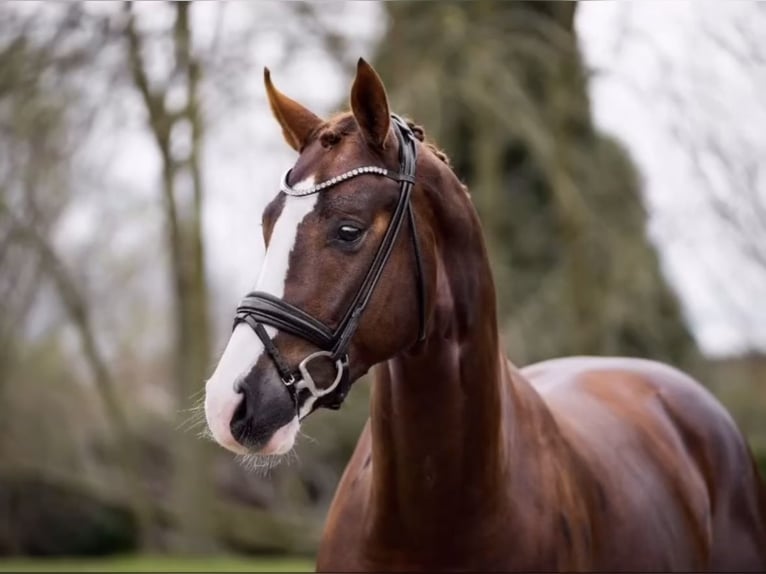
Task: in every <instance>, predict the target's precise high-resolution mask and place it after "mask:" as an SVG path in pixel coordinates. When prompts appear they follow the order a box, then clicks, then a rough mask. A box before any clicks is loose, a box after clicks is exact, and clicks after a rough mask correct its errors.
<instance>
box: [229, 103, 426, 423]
mask: <svg viewBox="0 0 766 574" xmlns="http://www.w3.org/2000/svg"><path fill="white" fill-rule="evenodd" d="M391 117H392V119H393V125H394V131H395V133H396V136H397V140H398V142H399V171H398V172H395V171H391V170H388V169H385V168H382V167H377V166H365V167H359V168H356V169H352V170H350V171H347V172H345V173H343V174H341V175H339V176H336V177H334V178H331V179H329V180H327V181H325V182H322V183H320V184H318V185H313V186H311V187H310V188H308V189H302V190H298V189H295V188H292V187H291V186H290V185H289V184H288V180H289V176H290V171H288V172H287V173H286V174H285V176H284V178H283V179H282V185H281V191H282V192H283V193H285V194H287V195H292V196H304V195H310V194H313V193H319V192H320V191H322V190H324V189H327V188H330V187H332V186H334V185H337V184H339V183H341V182H343V181H346V180H348V179H351V178H353V177H357V176H362V175H380V176H383V177H387V178H389V179H393V180H394V181H397V182H399V186H400V191H399V201H398V202H397V204H396V207H395V208H394V212H393V215H392V216H391V220H390V221H389V224H388V228H387V229H386V232H385V235H384V236H383V240H382V241H381V243H380V246H379V247H378V251H377V252H376V253H375V257H374V258H373V260H372V263H371V265H370V268H369V269H368V270H367V274H366V275H365V276H364V280H363V281H362V283H361V285H360V287H359V290H358V291H357V292H356V295H355V296H354V299H353V300H352V301H351V304H350V305H349V306H348V308H347V309H346V312H345V313H344V315H343V318H342V319H341V321H340V322H339V323H338V326H337V328H335V329H334V330H333V329H331V328H329V327H328V326H327V325H325V324H324V323H322V322H321V321H318V320H317V319H315V318H314V317H312V316H311V315H309V314H308V313H306V312H305V311H303V310H302V309H299V308H298V307H296V306H294V305H291V304H290V303H287V302H285V301H283V300H282V299H279V298H277V297H274V296H273V295H270V294H268V293H264V292H261V291H253V292H252V293H249V294H248V295H246V296H245V298H244V299H242V301H241V302H240V304H239V306H238V307H237V312H236V316H235V318H234V327H236V326H237V325H239V324H240V323H246V324H247V325H249V326H250V327H251V328H252V329H253V331H255V334H256V335H258V338H260V340H261V341H262V342H263V347H264V349H265V350H266V352H267V353H268V354H269V357H270V358H271V360H272V362H273V363H274V366H275V367H276V369H277V371H278V372H279V375H280V377H281V378H282V382H283V383H284V384H285V386H286V387H287V388H288V390H289V391H290V394H291V396H292V398H293V401H294V403H295V408H296V412H298V414H299V416H300V404H299V400H298V391H300V390H302V389H307V390H308V391H309V393H310V394H311V396H313V397H314V398H315V401H314V404H313V405H312V409H311V410H313V409H314V408H316V407H317V406H323V407H327V408H331V409H338V408H340V405H341V404H342V402H343V399H344V398H345V397H346V394H347V393H348V390H349V387H350V386H351V380H350V379H351V377H350V374H349V358H348V347H349V344H350V342H351V338H352V337H353V336H354V333H355V332H356V330H357V327H358V326H359V320H360V319H361V316H362V313H363V312H364V309H365V307H366V306H367V303H368V302H369V301H370V298H371V296H372V293H373V291H374V290H375V287H376V286H377V284H378V281H379V280H380V277H381V274H382V273H383V269H384V268H385V266H386V262H388V259H389V257H390V256H391V252H392V251H393V247H394V244H395V243H396V239H397V237H398V236H399V232H400V231H401V229H402V224H403V222H404V219H405V217H406V218H407V219H408V221H409V225H410V230H411V235H412V247H413V251H414V254H415V265H416V268H417V269H416V272H417V276H418V277H417V298H418V305H419V308H420V327H419V330H418V341H422V340H423V339H424V338H425V328H426V326H425V286H424V284H423V269H422V261H421V256H420V246H419V244H418V238H417V233H416V231H415V216H414V215H413V211H412V204H411V202H410V196H411V195H412V188H413V186H414V184H415V166H416V162H417V147H416V143H415V141H416V139H415V135H414V134H413V133H412V130H411V129H410V128H409V126H408V125H407V123H406V122H405V121H404V120H402V119H401V118H399V117H398V116H396V115H392V116H391ZM264 325H269V326H271V327H274V328H276V329H277V330H278V331H284V332H286V333H290V334H291V335H295V336H297V337H300V338H302V339H304V340H306V341H309V342H310V343H312V344H313V345H316V346H317V347H319V349H320V350H319V351H317V352H315V353H312V354H310V355H308V356H307V357H305V358H304V359H303V360H302V361H301V362H300V363H299V364H298V367H297V368H295V369H293V368H290V365H288V364H287V362H286V361H285V360H284V358H283V357H282V355H281V354H280V352H279V349H278V348H277V347H276V345H275V344H274V341H273V340H272V339H271V337H269V335H268V333H267V332H266V329H265V328H264ZM320 357H323V358H325V359H329V360H331V361H333V362H334V363H335V370H336V375H335V379H334V380H333V382H332V384H330V385H329V386H327V387H326V388H318V387H317V385H316V383H315V382H314V380H313V378H312V377H311V374H310V372H309V369H308V364H309V363H310V362H311V361H312V360H315V359H317V358H320ZM308 414H309V413H306V415H304V416H307V415H308Z"/></svg>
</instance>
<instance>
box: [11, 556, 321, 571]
mask: <svg viewBox="0 0 766 574" xmlns="http://www.w3.org/2000/svg"><path fill="white" fill-rule="evenodd" d="M313 571H314V561H313V560H310V559H307V558H291V557H288V558H276V557H275V558H268V557H267V558H260V557H259V558H248V557H244V556H220V557H208V556H201V557H199V558H195V557H178V556H147V555H141V556H116V557H106V558H18V559H10V560H2V559H0V572H313Z"/></svg>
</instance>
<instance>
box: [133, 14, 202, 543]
mask: <svg viewBox="0 0 766 574" xmlns="http://www.w3.org/2000/svg"><path fill="white" fill-rule="evenodd" d="M124 6H125V12H126V16H127V18H126V26H125V47H126V50H127V55H128V61H129V63H130V69H131V73H132V78H133V83H134V85H135V87H136V89H137V90H138V91H139V93H140V95H141V98H142V101H143V104H144V106H145V108H146V113H147V121H148V127H149V129H150V131H151V133H152V135H153V137H154V140H155V143H156V144H157V149H158V151H159V153H160V156H161V159H162V206H163V210H164V214H165V226H166V233H167V235H166V238H167V246H168V251H169V254H170V266H171V269H170V273H171V284H172V289H173V302H174V305H175V306H174V323H175V349H174V355H175V357H174V359H175V360H174V363H175V382H176V390H177V393H178V394H177V397H178V407H179V409H180V412H181V413H183V415H182V416H188V415H187V414H186V413H188V412H189V411H190V410H191V409H193V408H194V406H195V403H196V399H197V396H198V395H199V393H200V391H201V390H202V388H203V387H202V385H203V381H204V380H205V378H206V377H207V374H208V365H209V360H210V326H209V318H208V285H207V278H206V275H205V251H204V241H203V236H202V209H203V201H204V189H203V179H202V171H201V170H202V165H201V161H202V157H201V153H202V145H203V133H204V131H203V130H204V122H203V118H202V111H201V109H200V102H199V98H200V93H199V90H200V79H201V74H202V67H201V66H200V64H199V62H198V60H197V57H196V55H195V52H194V49H193V46H192V36H191V25H190V21H189V20H190V17H189V12H190V7H191V4H190V3H187V2H180V3H176V4H173V12H174V19H175V20H174V25H173V29H172V33H171V38H170V39H171V43H172V52H173V58H172V60H173V65H172V66H171V68H170V69H169V70H168V72H167V75H166V76H165V77H163V78H161V79H158V80H155V81H152V80H151V79H150V76H149V72H148V71H147V63H146V50H145V38H144V36H143V35H142V32H141V30H140V29H139V26H137V23H136V16H135V14H134V11H133V4H132V3H125V4H124ZM171 91H174V92H175V93H173V94H171ZM174 96H175V97H176V101H175V102H174V101H173V97H174ZM182 133H185V134H186V135H185V138H186V139H187V141H186V142H185V145H184V142H181V141H180V140H182V139H183V138H184V136H182V135H181V134H182ZM183 148H186V149H183ZM179 150H182V151H179ZM205 447H206V445H205V444H204V443H202V442H201V441H199V440H198V438H197V437H195V436H194V435H190V434H189V433H184V432H181V433H179V436H178V437H177V438H176V440H175V441H174V448H175V452H174V453H173V455H174V457H175V466H174V473H175V477H176V481H175V489H174V494H175V495H176V497H177V501H176V507H175V509H176V513H177V517H176V519H177V524H176V526H177V527H178V528H179V531H180V537H179V540H178V542H179V544H180V547H181V549H183V550H184V551H189V552H192V551H203V550H204V549H205V548H206V547H208V546H209V545H210V542H211V540H212V538H213V537H212V536H210V532H211V529H214V528H215V525H214V524H211V522H212V521H211V520H210V516H211V508H212V507H211V500H212V489H211V482H210V478H209V477H208V476H207V468H208V465H207V464H206V462H205V456H204V455H205V451H206V448H205Z"/></svg>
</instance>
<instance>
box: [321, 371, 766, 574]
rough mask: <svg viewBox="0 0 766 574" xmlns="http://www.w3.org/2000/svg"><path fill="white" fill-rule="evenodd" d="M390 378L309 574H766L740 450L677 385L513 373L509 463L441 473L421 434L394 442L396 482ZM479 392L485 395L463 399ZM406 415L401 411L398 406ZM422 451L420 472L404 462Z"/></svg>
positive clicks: (469, 461) (452, 460) (619, 374)
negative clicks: (436, 573)
mask: <svg viewBox="0 0 766 574" xmlns="http://www.w3.org/2000/svg"><path fill="white" fill-rule="evenodd" d="M391 369H392V365H387V366H382V367H381V368H380V369H379V371H378V372H377V373H376V381H375V383H374V384H375V388H374V391H373V401H372V418H371V421H370V422H369V423H368V425H367V426H366V427H365V429H364V431H363V433H362V436H361V438H360V440H359V443H358V445H357V448H356V451H355V452H354V455H353V456H352V458H351V460H350V462H349V465H348V467H347V469H346V471H345V473H344V475H343V478H342V479H341V482H340V485H339V488H338V491H337V493H336V497H335V501H334V503H333V506H332V508H331V510H330V513H329V515H328V519H327V524H326V529H325V535H324V537H323V540H322V544H321V547H320V553H319V556H318V560H317V569H318V570H320V571H343V570H355V571H376V570H377V571H392V570H430V569H438V570H451V569H463V570H475V571H478V570H481V571H491V570H500V571H509V570H515V571H530V570H548V571H551V570H558V571H562V570H564V571H574V570H581V571H582V570H585V571H593V570H600V571H624V570H627V571H704V570H712V571H739V572H742V571H748V570H756V571H761V570H763V569H764V567H766V544H765V543H766V530H764V516H766V508H764V507H765V506H766V505H765V504H764V500H766V498H764V493H763V490H762V487H761V486H760V485H759V482H758V477H757V473H756V471H755V467H754V465H753V463H752V460H751V457H750V455H749V452H748V450H747V447H746V445H745V443H744V441H743V439H742V437H741V435H740V434H739V432H738V431H737V429H736V426H735V425H734V423H733V421H732V420H731V418H730V417H729V415H728V414H727V413H726V412H725V411H724V409H723V408H722V407H721V406H720V405H719V404H718V403H717V402H716V401H715V400H714V399H713V398H712V397H711V396H710V395H709V394H708V392H707V391H706V390H705V389H704V388H703V387H701V385H699V384H698V383H696V382H695V381H693V380H692V379H690V378H689V377H688V376H686V375H685V374H683V373H681V372H679V371H677V370H675V369H672V368H670V367H668V366H666V365H663V364H660V363H656V362H652V361H646V360H638V359H623V358H599V357H577V358H568V359H558V360H553V361H546V362H543V363H538V364H535V365H531V366H528V367H526V368H524V369H522V370H520V371H518V370H516V369H515V368H514V367H513V365H511V364H510V363H508V364H507V365H506V368H505V369H503V370H502V372H503V373H504V376H503V378H502V382H501V383H500V385H499V386H500V389H501V391H500V392H501V393H503V394H504V395H505V396H506V401H500V402H501V403H504V402H506V407H505V408H506V409H509V407H510V405H508V404H507V403H512V406H513V408H511V409H510V410H511V412H513V413H515V414H516V415H517V416H518V417H519V418H518V419H517V420H516V421H511V422H510V424H509V425H501V427H500V429H498V430H499V431H500V434H499V436H498V437H497V438H498V444H497V448H496V452H497V453H502V452H505V453H507V454H510V453H513V454H514V456H505V457H502V456H500V455H496V456H494V457H493V459H490V460H484V461H482V460H480V458H481V455H478V456H476V457H472V456H471V455H472V454H475V453H474V452H460V451H456V449H454V446H450V447H449V451H448V452H446V453H445V454H446V457H445V459H444V461H445V463H446V464H445V465H444V466H441V467H440V466H438V465H437V464H436V460H437V455H435V454H433V451H435V450H437V449H438V448H439V441H438V439H434V437H432V436H428V435H427V434H426V433H427V431H425V432H424V431H423V429H417V434H412V435H409V434H408V433H407V432H404V433H403V436H402V437H401V439H403V440H404V441H405V442H407V443H410V445H411V447H412V448H411V449H406V448H404V449H402V450H403V451H404V452H401V451H399V450H395V451H394V452H395V453H396V454H393V456H394V457H395V458H397V459H400V458H401V459H402V460H397V462H396V463H394V465H393V466H396V465H397V464H398V465H399V466H401V467H402V468H403V469H405V472H406V473H407V474H409V476H406V477H400V480H399V481H397V480H396V479H393V480H392V478H391V474H393V475H396V473H395V472H393V473H389V472H386V471H383V472H378V471H377V469H376V466H375V465H376V458H377V457H376V456H375V453H376V452H379V451H380V450H386V451H387V450H388V448H387V447H388V446H389V445H391V446H394V445H397V442H396V441H397V438H393V437H392V435H395V434H396V429H392V428H390V427H391V426H403V425H400V421H403V420H404V419H403V418H402V414H403V413H400V412H396V408H395V407H394V404H395V403H396V398H394V397H391V396H389V393H388V392H386V390H387V389H389V388H391V387H392V383H393V381H392V380H391ZM410 383H413V384H417V383H414V381H410ZM419 383H420V384H422V383H423V381H422V380H420V381H419ZM481 383H484V384H487V385H489V386H492V381H486V380H485V381H479V380H476V379H472V380H471V381H470V383H469V384H470V385H478V384H481ZM436 385H437V386H440V385H441V382H440V381H437V382H436ZM399 386H400V390H402V391H404V390H405V389H407V388H409V387H408V384H407V382H405V381H404V380H400V381H399ZM440 388H443V387H440ZM393 394H396V393H393ZM470 399H471V396H470V394H469V395H468V396H467V397H465V400H466V401H469V400H470ZM411 400H412V398H411V397H410V396H406V397H405V396H400V397H399V401H400V403H401V406H403V405H404V404H411ZM432 412H433V411H432ZM433 414H434V415H436V418H438V415H439V414H440V413H439V412H438V410H437V412H434V413H433ZM419 416H420V418H421V420H420V422H419V424H420V425H421V426H423V427H424V428H428V427H431V428H432V429H433V430H434V432H435V433H436V434H441V433H444V432H445V429H448V428H450V426H451V425H454V424H455V422H456V421H455V420H454V419H451V420H450V421H444V420H442V421H441V422H439V421H436V420H426V419H428V418H429V411H428V410H425V409H424V410H420V411H419ZM378 419H380V422H379V423H378ZM467 420H468V419H467ZM474 420H475V419H474ZM376 423H377V424H376ZM516 423H518V424H516ZM402 430H403V429H402ZM413 430H415V429H413ZM478 432H479V434H481V432H482V431H478ZM467 434H469V435H471V436H476V435H474V434H473V433H471V432H469V433H467ZM376 441H380V442H381V443H382V444H381V445H377V446H376ZM418 442H422V443H423V445H422V446H421V448H422V449H423V453H422V456H417V455H416V456H411V455H412V454H414V453H411V452H408V450H412V449H414V450H417V446H415V445H414V444H412V443H418ZM448 442H449V444H450V445H454V443H452V442H451V441H448ZM399 444H401V443H399ZM397 446H398V445H397ZM465 446H466V449H467V450H471V449H472V445H471V444H467V445H465ZM474 446H475V447H476V451H482V450H483V449H481V448H480V446H479V445H474ZM445 448H447V447H446V444H445ZM376 449H377V450H376ZM493 450H495V449H488V450H486V451H485V452H486V453H488V454H491V453H492V452H493ZM399 453H401V455H402V456H401V457H399V456H398V454H399ZM385 456H392V453H389V452H387V453H386V454H385V455H384V457H385ZM498 460H502V461H503V462H502V463H501V464H498ZM387 462H388V461H386V463H387ZM464 465H465V466H467V467H469V468H466V467H464ZM466 474H468V475H471V478H470V481H468V480H466V479H465V475H466ZM477 475H481V477H479V476H477ZM489 475H491V476H489ZM410 481H411V482H413V483H416V485H415V487H414V488H407V483H408V482H410ZM381 491H384V492H386V493H391V492H396V493H397V494H396V495H394V496H391V495H390V494H389V495H385V494H381ZM759 497H760V499H759Z"/></svg>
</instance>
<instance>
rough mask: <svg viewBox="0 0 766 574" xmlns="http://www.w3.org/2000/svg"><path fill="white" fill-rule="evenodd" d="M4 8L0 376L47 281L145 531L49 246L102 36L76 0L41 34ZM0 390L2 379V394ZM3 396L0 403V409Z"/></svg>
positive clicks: (96, 372)
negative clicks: (82, 81) (89, 69)
mask: <svg viewBox="0 0 766 574" xmlns="http://www.w3.org/2000/svg"><path fill="white" fill-rule="evenodd" d="M3 12H4V15H3V16H4V18H3V20H4V21H6V22H8V21H15V23H16V24H17V27H16V28H15V30H14V33H13V34H11V35H10V36H9V37H6V38H4V43H3V44H2V46H1V47H0V104H1V106H0V127H1V128H2V129H0V142H1V144H0V145H2V147H3V149H4V151H5V154H4V157H3V161H2V162H0V230H2V231H1V232H0V234H2V237H3V240H2V243H1V244H0V261H1V262H2V264H3V274H2V278H1V279H0V289H1V290H2V291H1V293H2V295H3V296H2V297H1V298H0V311H2V312H0V337H2V339H3V340H5V343H6V344H4V345H2V348H3V351H2V352H1V353H2V356H0V382H2V383H4V382H5V381H8V380H13V377H12V376H11V373H10V372H9V371H10V370H11V367H12V363H11V361H12V360H13V359H14V358H15V357H14V352H19V351H18V349H17V348H18V347H19V346H20V343H21V340H22V337H21V336H20V335H21V334H22V333H23V332H24V325H25V322H26V320H27V318H28V317H29V315H30V313H31V312H32V310H33V306H34V304H35V302H36V299H37V298H38V296H39V295H40V293H41V291H42V287H44V286H46V285H47V286H50V287H52V290H53V292H54V293H55V295H56V296H57V298H58V300H59V301H60V303H61V305H62V307H63V309H64V311H65V313H66V316H67V318H68V320H69V322H70V323H71V325H72V326H73V327H74V329H75V332H76V333H77V336H78V338H79V341H80V348H81V352H82V356H83V358H84V359H85V362H86V364H87V365H88V367H89V368H90V371H91V375H92V380H93V382H94V383H95V390H96V392H97V393H98V395H99V398H100V399H101V401H102V403H103V406H104V407H105V410H106V413H107V414H108V418H109V422H110V426H111V428H112V430H113V432H114V435H115V439H116V442H117V445H116V447H117V450H118V452H120V453H121V456H120V458H119V461H118V462H119V464H120V465H121V467H122V469H123V481H122V482H123V488H124V489H125V491H126V492H127V493H128V496H129V499H130V502H131V504H132V510H133V511H134V512H135V515H136V518H137V519H138V521H139V524H140V525H141V531H142V532H143V533H146V532H147V531H148V524H149V522H150V521H151V516H150V512H151V511H150V506H149V500H148V497H147V495H146V493H145V491H144V489H143V485H142V483H141V480H140V478H139V477H140V471H139V470H138V469H139V464H140V461H139V456H138V451H137V449H136V448H135V447H136V445H135V444H134V441H133V437H132V436H131V432H132V431H131V428H130V424H129V422H128V419H127V415H126V410H125V408H124V405H123V404H122V403H121V401H120V400H119V397H118V393H117V389H116V385H115V382H114V379H113V376H112V373H111V371H110V369H109V367H108V365H107V362H106V359H105V357H104V354H103V352H102V349H101V347H100V345H99V343H98V340H97V335H96V333H95V330H94V323H93V319H92V314H91V306H90V304H89V301H88V297H87V294H86V292H85V290H84V289H83V285H82V284H81V283H80V282H79V281H78V280H77V279H76V278H75V275H74V273H73V272H72V270H71V269H70V268H69V265H68V264H67V262H66V261H65V260H64V259H63V258H62V256H61V254H60V253H59V252H58V249H57V248H56V245H55V244H56V231H57V224H58V223H59V222H60V219H61V218H62V216H63V214H64V213H65V212H66V209H67V207H68V206H69V205H70V201H71V199H72V196H73V195H75V194H76V191H77V190H76V186H73V185H72V183H71V170H70V165H69V163H70V162H71V160H72V157H71V153H70V151H69V150H70V149H71V146H70V145H69V144H70V142H71V141H72V140H73V139H75V138H78V137H82V133H83V132H84V131H86V130H87V129H88V127H89V124H90V119H91V118H90V116H91V112H92V111H91V110H88V111H87V113H85V114H84V115H85V117H82V116H83V115H82V114H78V113H77V112H76V111H75V110H78V111H80V112H81V111H82V108H83V107H84V106H82V105H81V104H82V99H83V98H82V92H81V91H80V89H79V88H78V87H77V86H75V85H74V84H73V83H72V82H70V81H69V78H70V76H71V75H72V74H73V72H74V71H75V70H76V69H79V68H82V67H84V66H87V65H90V64H92V61H93V60H94V59H95V56H94V53H97V46H98V44H99V43H100V42H101V41H103V37H102V36H101V35H98V34H97V35H95V36H92V37H90V38H88V39H87V40H85V41H82V38H81V37H78V34H77V28H78V26H79V24H78V20H79V18H81V17H82V11H81V7H80V6H77V5H74V6H72V7H69V8H68V9H65V10H63V11H62V12H61V14H60V20H59V21H58V26H57V28H56V29H55V33H54V34H53V35H52V36H51V37H50V38H47V39H43V40H41V36H42V38H45V36H44V34H41V33H40V30H39V29H38V28H37V27H36V26H35V25H34V24H35V22H34V20H33V19H29V18H27V19H24V18H23V17H19V14H18V13H16V12H15V11H13V10H8V9H6V8H3ZM54 87H55V88H58V90H53V89H52V88H54ZM2 390H3V389H2V385H1V384H0V395H2ZM5 402H6V401H4V400H0V408H2V405H3V404H5ZM31 414H32V413H29V415H30V416H31ZM35 414H37V413H35ZM0 419H5V420H9V419H11V420H12V417H10V416H5V417H3V416H0ZM3 436H9V435H6V434H5V433H3ZM3 447H4V445H3V444H1V443H0V449H2V450H0V452H2V453H4V454H5V455H7V454H8V449H7V448H3ZM0 458H2V459H4V460H3V461H4V462H8V460H9V459H10V460H12V459H11V457H6V456H0Z"/></svg>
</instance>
